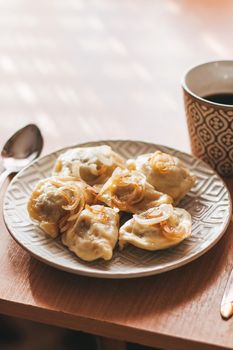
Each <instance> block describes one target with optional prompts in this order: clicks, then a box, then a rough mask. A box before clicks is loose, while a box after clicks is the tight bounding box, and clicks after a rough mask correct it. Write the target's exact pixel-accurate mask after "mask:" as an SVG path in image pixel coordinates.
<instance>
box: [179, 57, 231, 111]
mask: <svg viewBox="0 0 233 350" xmlns="http://www.w3.org/2000/svg"><path fill="white" fill-rule="evenodd" d="M226 62H231V63H232V66H233V60H213V61H205V62H203V63H200V64H197V65H192V66H190V67H189V68H188V69H187V70H186V71H185V73H184V74H183V77H182V79H181V86H182V88H183V89H184V90H185V91H186V92H187V93H189V94H190V95H191V96H192V97H194V98H196V99H197V100H199V101H202V102H205V103H208V104H209V105H214V106H218V107H225V108H231V109H233V105H228V104H223V103H217V102H212V101H209V100H206V99H204V98H203V97H200V96H198V95H197V94H195V93H194V92H192V91H191V90H190V89H189V88H188V86H187V84H186V82H185V78H186V76H187V75H188V73H189V72H190V71H191V70H193V69H194V68H199V67H201V66H206V65H208V64H214V63H226Z"/></svg>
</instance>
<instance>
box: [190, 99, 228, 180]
mask: <svg viewBox="0 0 233 350" xmlns="http://www.w3.org/2000/svg"><path fill="white" fill-rule="evenodd" d="M184 102H185V111H186V117H187V124H188V130H189V134H190V139H191V148H192V152H193V154H195V155H196V156H197V157H199V158H201V159H203V160H204V161H205V162H207V163H208V164H209V165H210V166H212V167H213V168H214V169H215V170H217V172H218V173H219V174H221V175H224V176H229V175H233V121H232V118H233V111H229V110H227V109H224V107H218V106H215V107H213V106H208V105H207V104H205V102H199V101H197V100H196V99H195V98H193V97H190V96H189V95H188V94H187V93H186V92H184Z"/></svg>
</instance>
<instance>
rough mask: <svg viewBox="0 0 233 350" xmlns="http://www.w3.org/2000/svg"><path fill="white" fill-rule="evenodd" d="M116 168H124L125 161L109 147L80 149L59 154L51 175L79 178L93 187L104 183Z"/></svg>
mask: <svg viewBox="0 0 233 350" xmlns="http://www.w3.org/2000/svg"><path fill="white" fill-rule="evenodd" d="M116 167H125V160H124V159H123V158H122V157H121V156H120V155H119V154H117V153H116V152H114V151H113V150H112V149H111V147H109V146H106V145H103V146H97V147H83V148H82V147H80V148H74V149H70V150H68V151H66V152H65V153H63V154H61V155H60V156H59V157H58V159H57V161H56V163H55V166H54V170H53V174H54V175H59V176H75V177H80V178H81V179H82V180H84V181H85V182H86V183H88V184H89V185H91V186H93V185H95V184H103V183H104V182H106V181H107V179H108V178H109V177H110V176H111V175H112V172H113V170H114V169H115V168H116Z"/></svg>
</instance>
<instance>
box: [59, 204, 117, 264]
mask: <svg viewBox="0 0 233 350" xmlns="http://www.w3.org/2000/svg"><path fill="white" fill-rule="evenodd" d="M118 230H119V214H118V212H117V211H116V210H114V209H112V208H108V207H104V206H103V205H93V206H88V205H87V206H86V208H85V209H84V210H83V211H82V212H81V214H80V215H79V217H78V219H77V221H76V223H75V225H74V226H73V228H72V229H70V230H68V231H67V232H65V233H64V235H63V236H62V242H63V243H64V244H65V245H66V246H67V247H68V248H69V249H70V250H71V251H72V252H74V253H75V254H76V255H77V256H78V257H79V258H81V259H83V260H85V261H93V260H96V259H99V258H102V259H104V260H110V259H111V258H112V254H113V249H114V247H115V245H116V243H117V240H118Z"/></svg>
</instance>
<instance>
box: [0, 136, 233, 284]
mask: <svg viewBox="0 0 233 350" xmlns="http://www.w3.org/2000/svg"><path fill="white" fill-rule="evenodd" d="M109 142H113V143H115V142H116V143H119V142H133V143H140V144H145V145H147V146H153V147H158V148H164V149H166V150H168V151H171V152H177V153H179V154H182V155H183V156H186V157H188V158H192V159H195V160H197V161H198V163H199V164H200V165H203V166H204V167H205V168H207V169H208V170H210V171H211V172H212V173H213V175H215V176H216V177H217V178H218V180H219V181H220V182H221V183H222V186H223V187H224V189H225V190H226V192H227V195H228V201H229V206H228V213H227V214H228V215H227V218H226V219H225V222H224V226H223V228H222V230H221V232H220V233H219V234H218V236H217V237H216V238H215V239H214V240H213V241H212V242H211V243H210V244H209V245H207V246H206V247H205V248H203V249H201V250H200V251H198V252H197V253H194V254H192V255H189V256H184V257H182V258H180V259H178V260H175V261H173V262H171V263H169V264H166V267H163V266H161V267H158V266H156V268H152V267H148V268H147V267H145V268H143V270H141V269H138V270H137V269H135V268H134V272H112V271H105V270H100V271H96V270H94V271H93V269H92V268H91V267H88V266H85V269H80V268H77V269H75V268H72V267H66V266H64V265H63V264H60V263H56V262H54V261H52V260H49V259H47V258H45V257H42V256H40V255H39V254H36V253H34V252H33V251H31V250H30V248H28V247H26V246H25V245H24V244H23V243H22V242H21V241H20V240H19V239H18V238H17V233H16V234H15V233H14V232H13V231H14V230H13V229H11V227H10V226H11V224H10V219H9V217H8V215H7V209H6V199H7V195H8V192H9V191H10V190H11V187H12V186H13V185H14V184H15V182H17V181H18V177H20V176H21V175H22V174H23V173H24V172H25V171H26V170H27V169H29V168H31V167H32V166H33V164H35V163H37V162H38V161H41V160H46V158H47V159H49V158H50V157H52V156H54V155H55V154H56V153H59V152H62V151H66V150H68V149H71V148H74V147H85V146H91V145H92V144H93V145H96V144H104V143H109ZM178 157H179V156H178ZM231 213H232V201H231V195H230V192H229V190H228V188H227V186H226V185H225V183H224V181H223V180H222V178H221V177H220V176H219V175H218V174H217V173H216V171H215V170H213V169H212V168H211V167H210V166H209V165H208V164H207V163H205V162H204V161H203V160H201V159H199V158H197V157H195V156H193V155H192V154H189V153H186V152H183V151H180V150H178V149H175V148H172V147H168V146H165V145H161V144H155V143H152V142H145V141H140V140H132V139H108V140H97V141H88V142H82V143H78V144H74V145H71V146H66V147H62V148H59V149H57V150H55V151H53V152H50V153H48V154H46V155H44V156H41V157H39V158H37V159H36V160H34V161H33V162H31V163H30V164H29V165H28V166H27V167H25V168H24V169H22V170H21V171H20V172H19V173H18V174H17V175H16V176H15V177H14V179H13V180H12V181H11V183H10V184H9V186H8V188H7V189H6V192H5V194H4V197H3V218H4V222H5V225H6V228H7V230H8V232H9V233H10V235H11V236H12V238H13V239H14V240H15V241H16V242H17V243H18V244H19V245H20V246H21V247H22V248H23V249H24V250H26V251H27V252H28V253H29V254H30V255H31V256H33V257H35V258H36V259H37V260H39V261H41V262H43V263H46V264H47V265H49V266H52V267H54V268H57V269H59V270H63V271H66V272H70V273H73V274H78V275H83V276H89V277H97V278H108V279H118V278H119V279H126V278H127V279H128V278H136V277H146V276H151V275H156V274H160V273H164V272H167V271H170V270H174V269H177V268H179V267H181V266H184V265H186V264H188V263H190V262H192V261H194V260H196V259H197V258H199V257H200V256H202V255H204V254H205V253H206V252H207V251H209V250H210V249H211V248H212V247H213V246H214V245H215V244H216V243H218V241H219V240H220V239H221V238H222V236H223V234H224V233H225V231H226V229H227V227H228V225H229V223H230V220H231Z"/></svg>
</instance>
